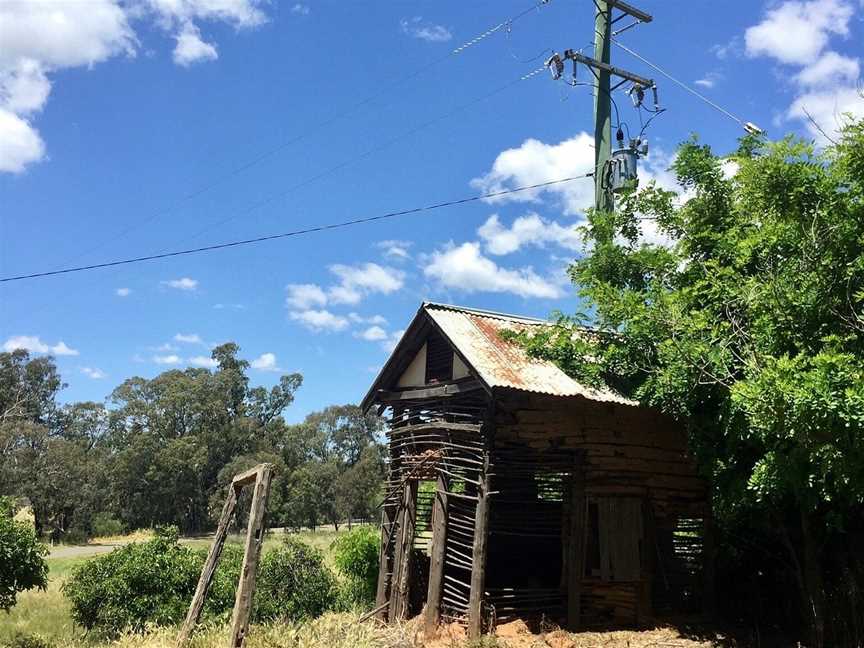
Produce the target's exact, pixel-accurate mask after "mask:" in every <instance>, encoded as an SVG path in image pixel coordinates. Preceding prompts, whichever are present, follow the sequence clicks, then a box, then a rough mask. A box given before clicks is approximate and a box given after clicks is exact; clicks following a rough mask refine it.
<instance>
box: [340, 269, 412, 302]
mask: <svg viewBox="0 0 864 648" xmlns="http://www.w3.org/2000/svg"><path fill="white" fill-rule="evenodd" d="M330 272H332V273H333V274H334V275H336V276H337V277H338V278H339V279H340V283H339V284H338V285H336V286H332V287H331V288H330V289H329V290H328V291H327V297H328V299H329V300H330V301H331V302H332V303H334V304H358V303H360V301H361V300H362V299H363V297H365V296H366V295H368V294H370V293H382V294H385V295H389V294H390V293H392V292H395V291H396V290H399V289H400V288H401V287H402V286H403V285H404V283H405V273H404V272H402V271H401V270H397V269H396V268H388V267H386V266H380V265H378V264H377V263H363V264H360V265H356V266H349V265H342V264H338V263H337V264H335V265H331V266H330Z"/></svg>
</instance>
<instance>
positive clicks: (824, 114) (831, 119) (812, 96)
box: [786, 86, 864, 145]
mask: <svg viewBox="0 0 864 648" xmlns="http://www.w3.org/2000/svg"><path fill="white" fill-rule="evenodd" d="M805 111H806V112H805ZM807 113H810V115H811V116H812V117H813V119H814V120H815V122H816V124H819V126H820V127H821V128H822V130H824V131H825V132H826V133H828V135H829V136H830V135H831V134H832V133H834V134H836V133H837V132H838V131H839V130H840V128H841V127H842V126H843V124H844V122H845V121H846V117H845V115H846V113H849V114H851V115H852V116H853V117H859V118H860V117H864V99H862V97H861V95H860V93H859V91H858V88H857V87H854V86H846V87H838V88H829V89H825V90H814V91H812V92H805V93H803V94H801V95H799V96H798V97H797V98H796V99H795V101H793V102H792V105H791V106H789V110H788V111H787V112H786V117H787V118H789V119H797V120H800V121H802V122H804V123H805V124H806V126H807V130H808V131H809V132H810V134H811V135H812V136H813V137H814V138H815V139H816V140H817V141H818V142H819V143H820V144H822V145H824V144H827V143H828V142H827V139H826V138H825V136H824V135H823V134H822V133H821V131H820V130H819V128H817V127H816V125H815V124H813V123H811V122H810V119H809V118H808V117H807Z"/></svg>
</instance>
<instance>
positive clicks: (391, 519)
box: [375, 502, 400, 621]
mask: <svg viewBox="0 0 864 648" xmlns="http://www.w3.org/2000/svg"><path fill="white" fill-rule="evenodd" d="M399 508H400V507H399V505H398V504H397V503H395V502H393V503H390V502H384V505H383V506H382V507H381V550H380V552H379V557H378V590H377V592H376V595H375V609H377V610H378V613H377V614H376V616H377V617H378V618H379V619H381V620H382V621H386V620H387V607H388V602H389V600H390V589H391V585H392V582H393V576H394V574H393V573H391V570H392V571H395V561H394V560H393V559H392V558H391V555H390V546H391V544H392V541H393V534H394V525H395V524H396V513H397V511H398V510H399ZM391 565H393V566H392V567H391Z"/></svg>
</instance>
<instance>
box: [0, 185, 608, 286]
mask: <svg viewBox="0 0 864 648" xmlns="http://www.w3.org/2000/svg"><path fill="white" fill-rule="evenodd" d="M592 175H593V173H592V172H587V173H584V174H581V175H576V176H570V177H567V178H558V179H556V180H548V181H546V182H538V183H536V184H532V185H525V186H521V187H513V188H512V189H502V190H499V191H491V192H487V193H483V194H477V195H474V196H468V197H466V198H459V199H456V200H447V201H444V202H439V203H433V204H431V205H424V206H421V207H413V208H411V209H403V210H400V211H393V212H387V213H385V214H378V215H376V216H368V217H365V218H355V219H352V220H347V221H341V222H338V223H328V224H326V225H316V226H313V227H307V228H304V229H298V230H292V231H289V232H282V233H279V234H270V235H267V236H256V237H254V238H248V239H242V240H238V241H229V242H226V243H216V244H213V245H204V246H201V247H197V248H189V249H185V250H174V251H172V252H162V253H159V254H148V255H144V256H138V257H132V258H128V259H118V260H114V261H106V262H103V263H93V264H89V265H84V266H77V267H70V268H62V269H59V270H47V271H42V272H32V273H28V274H20V275H13V276H10V277H2V278H0V283H7V282H11V281H21V280H24V279H36V278H39V277H49V276H53V275H61V274H70V273H73V272H84V271H86V270H97V269H100V268H110V267H114V266H120V265H129V264H132V263H142V262H145V261H155V260H157V259H167V258H170V257H178V256H186V255H190V254H199V253H202V252H212V251H215V250H223V249H226V248H233V247H240V246H244V245H253V244H256V243H263V242H266V241H275V240H278V239H284V238H291V237H295V236H302V235H305V234H313V233H316V232H325V231H329V230H335V229H341V228H345V227H351V226H355V225H361V224H366V223H373V222H376V221H382V220H388V219H393V218H398V217H400V216H409V215H414V214H419V213H422V212H428V211H433V210H436V209H442V208H444V207H455V206H458V205H464V204H467V203H471V202H477V201H480V200H488V199H490V198H496V197H499V196H505V195H509V194H515V193H521V192H523V191H531V190H534V189H542V188H544V187H551V186H553V185H558V184H562V183H565V182H573V181H574V180H581V179H583V178H588V177H591V176H592Z"/></svg>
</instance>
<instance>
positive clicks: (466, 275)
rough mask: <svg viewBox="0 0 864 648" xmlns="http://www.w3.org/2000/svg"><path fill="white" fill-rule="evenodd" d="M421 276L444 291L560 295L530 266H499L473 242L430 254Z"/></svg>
mask: <svg viewBox="0 0 864 648" xmlns="http://www.w3.org/2000/svg"><path fill="white" fill-rule="evenodd" d="M423 273H424V274H425V275H426V276H427V277H428V278H430V279H434V280H436V281H437V282H438V283H439V284H440V285H441V286H442V287H444V288H449V289H453V290H457V291H461V292H465V293H475V292H494V293H512V294H514V295H518V296H520V297H540V298H546V299H554V298H556V297H561V296H562V294H563V293H562V290H561V288H560V287H559V286H558V285H556V283H555V282H554V281H552V280H549V279H545V278H543V277H541V276H540V275H538V274H537V273H536V272H534V270H533V269H532V268H530V267H526V268H518V269H508V268H502V267H500V266H499V265H497V264H496V263H495V262H494V261H492V260H491V259H489V258H488V257H485V256H483V254H482V252H481V251H480V244H479V243H475V242H466V243H463V244H462V245H459V246H456V245H454V244H452V243H451V244H449V245H447V246H445V247H444V248H442V249H439V250H436V251H435V252H433V253H432V254H431V255H429V258H428V259H427V263H426V266H425V267H424V268H423Z"/></svg>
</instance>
